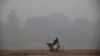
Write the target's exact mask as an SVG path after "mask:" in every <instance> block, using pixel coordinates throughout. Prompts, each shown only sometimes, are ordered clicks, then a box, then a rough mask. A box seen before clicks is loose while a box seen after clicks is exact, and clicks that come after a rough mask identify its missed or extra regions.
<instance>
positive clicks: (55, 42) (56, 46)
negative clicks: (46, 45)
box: [52, 37, 60, 52]
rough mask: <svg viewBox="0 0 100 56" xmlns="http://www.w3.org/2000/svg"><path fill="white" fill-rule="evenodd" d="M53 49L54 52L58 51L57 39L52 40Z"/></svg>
mask: <svg viewBox="0 0 100 56" xmlns="http://www.w3.org/2000/svg"><path fill="white" fill-rule="evenodd" d="M52 45H53V49H55V51H57V52H59V51H58V49H59V47H60V46H59V40H58V37H57V38H56V39H55V40H54V42H53V44H52Z"/></svg>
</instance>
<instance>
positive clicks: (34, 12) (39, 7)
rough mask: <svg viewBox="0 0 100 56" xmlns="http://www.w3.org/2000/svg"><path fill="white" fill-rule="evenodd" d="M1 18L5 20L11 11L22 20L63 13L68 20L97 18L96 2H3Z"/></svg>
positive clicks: (60, 0) (88, 0)
mask: <svg viewBox="0 0 100 56" xmlns="http://www.w3.org/2000/svg"><path fill="white" fill-rule="evenodd" d="M2 7H3V8H2V9H3V16H2V19H6V18H7V16H8V14H9V12H10V10H11V9H13V10H15V11H16V12H17V15H18V16H19V17H20V19H21V20H22V21H23V19H27V18H31V17H38V16H47V15H50V14H53V13H63V14H65V15H66V16H67V18H68V19H70V20H73V19H77V18H84V19H89V20H93V19H96V18H97V12H98V11H97V0H3V3H2Z"/></svg>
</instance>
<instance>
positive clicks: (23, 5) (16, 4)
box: [0, 0, 98, 48]
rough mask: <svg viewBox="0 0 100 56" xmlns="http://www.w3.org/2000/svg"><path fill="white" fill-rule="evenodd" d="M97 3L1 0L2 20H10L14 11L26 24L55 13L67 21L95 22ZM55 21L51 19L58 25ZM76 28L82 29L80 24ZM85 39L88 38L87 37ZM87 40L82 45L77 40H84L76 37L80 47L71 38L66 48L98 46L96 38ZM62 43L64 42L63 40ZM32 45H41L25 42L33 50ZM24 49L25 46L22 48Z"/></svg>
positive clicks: (56, 0) (68, 0)
mask: <svg viewBox="0 0 100 56" xmlns="http://www.w3.org/2000/svg"><path fill="white" fill-rule="evenodd" d="M97 3H98V1H97V0H0V19H3V20H4V21H6V19H7V18H8V17H7V16H8V15H9V14H10V12H11V10H14V11H15V12H16V13H17V14H16V15H17V16H18V17H19V19H20V22H25V20H26V19H29V18H34V17H39V16H46V17H48V15H51V14H54V13H58V14H63V15H66V17H67V18H66V19H69V20H71V21H73V20H74V19H88V20H89V21H93V20H95V19H98V4H97ZM48 18H49V17H48ZM51 18H52V17H51ZM51 18H49V19H51ZM61 18H63V17H61ZM53 19H54V18H53ZM53 19H51V21H53V22H54V23H57V21H56V20H55V21H54V20H53ZM57 19H58V18H57ZM60 20H62V21H64V20H63V19H60ZM60 20H59V21H60ZM33 21H34V20H33ZM33 21H32V22H33ZM44 21H45V20H44ZM44 21H38V22H39V23H40V24H41V23H42V22H44ZM62 21H61V22H62ZM83 21H84V20H83ZM10 22H11V21H10ZM80 22H82V21H80ZM28 23H29V22H28ZM50 23H51V22H50ZM84 23H85V22H84ZM61 24H62V25H63V23H61ZM76 24H77V23H76ZM51 25H53V24H52V23H51ZM42 26H44V27H43V28H42V29H44V31H45V25H42ZM42 26H41V27H42ZM47 26H48V25H47ZM73 26H74V25H73ZM86 26H87V25H86ZM53 27H55V26H52V27H51V28H52V29H53ZM64 27H65V26H64ZM74 27H76V29H77V28H78V27H79V28H80V24H79V26H77V25H76V26H74ZM38 28H39V27H37V28H36V29H37V31H36V32H39V30H38ZM57 28H58V29H59V27H57ZM61 28H62V27H61ZM83 28H85V27H83ZM47 29H49V28H47ZM62 29H65V30H66V28H62ZM69 29H70V28H69ZM89 29H90V28H89ZM32 30H35V29H33V28H32ZM40 31H41V32H42V30H40ZM49 31H50V32H55V31H51V30H49ZM79 31H80V30H79ZM83 31H84V30H83ZM9 32H10V31H9ZM72 32H73V31H72ZM38 34H40V33H38ZM38 34H37V36H38ZM44 34H45V33H44ZM48 34H49V33H48ZM52 34H53V33H52ZM52 34H51V35H52ZM40 35H41V36H42V34H40ZM40 35H39V36H40ZM49 35H50V34H49ZM49 35H48V36H49ZM55 35H56V34H55ZM55 35H54V36H55ZM83 35H84V34H83ZM30 37H33V36H30ZM64 37H66V32H65V36H64ZM7 38H8V37H7ZM85 38H87V37H85ZM85 38H84V41H83V43H84V44H81V43H79V42H77V39H78V40H79V41H80V42H81V41H82V40H83V39H82V38H80V37H79V38H78V37H75V43H79V44H80V45H78V44H77V45H76V44H74V42H73V41H72V42H71V41H70V40H69V39H73V37H71V38H69V39H67V41H68V42H67V41H66V42H67V44H69V45H66V46H65V47H66V48H74V47H76V48H92V47H93V48H94V47H95V45H96V44H95V43H94V42H93V41H96V40H94V39H95V37H93V36H92V37H90V38H88V39H86V41H85ZM8 39H9V38H8ZM80 39H81V40H80ZM88 40H90V41H89V43H87V44H86V42H88ZM29 41H30V40H29ZM32 41H33V40H32ZM36 41H37V40H36ZM50 41H51V40H50ZM5 42H6V41H5ZM26 42H27V45H26ZM62 42H63V40H62ZM71 43H72V45H71V46H70V44H71ZM32 44H34V45H35V46H34V47H36V48H37V46H38V45H39V44H41V43H39V44H37V43H33V42H28V41H25V46H26V47H30V48H33V46H32ZM42 44H44V43H42ZM42 44H41V45H42ZM44 45H45V44H44ZM77 46H78V47H77ZM83 46H84V47H83ZM6 47H7V46H6ZM39 47H40V46H39ZM22 48H23V46H22ZM44 48H45V47H44Z"/></svg>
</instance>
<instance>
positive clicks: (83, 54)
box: [0, 50, 100, 56]
mask: <svg viewBox="0 0 100 56" xmlns="http://www.w3.org/2000/svg"><path fill="white" fill-rule="evenodd" d="M0 56H100V51H96V50H66V51H61V52H59V53H50V52H48V51H47V50H0Z"/></svg>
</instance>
